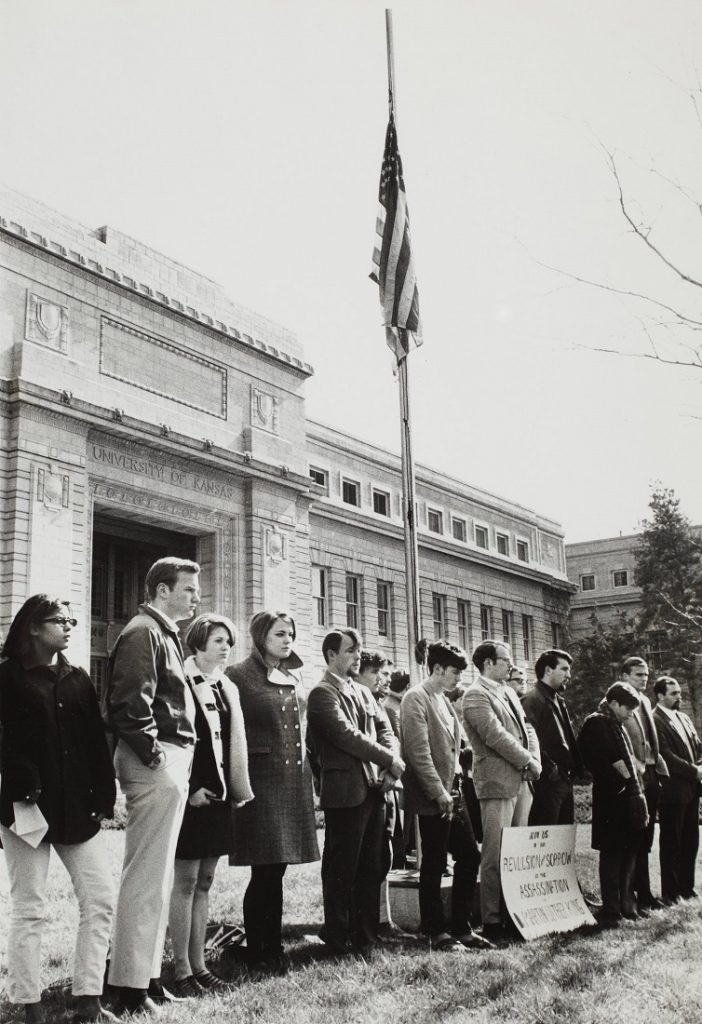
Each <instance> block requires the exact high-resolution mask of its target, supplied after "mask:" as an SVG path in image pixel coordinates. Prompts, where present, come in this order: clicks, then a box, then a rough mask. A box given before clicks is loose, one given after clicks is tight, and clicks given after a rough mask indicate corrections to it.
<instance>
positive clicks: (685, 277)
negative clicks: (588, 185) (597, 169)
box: [608, 153, 702, 288]
mask: <svg viewBox="0 0 702 1024" xmlns="http://www.w3.org/2000/svg"><path fill="white" fill-rule="evenodd" d="M608 157H609V166H610V169H611V171H612V174H613V175H614V180H615V181H616V183H617V189H618V191H619V207H620V209H621V211H622V213H623V215H624V219H625V220H626V222H627V224H629V226H630V227H631V230H632V231H633V232H634V234H635V235H636V236H637V237H638V238H640V239H641V241H642V242H643V243H644V245H646V246H648V248H649V249H650V250H651V252H653V253H654V254H655V255H656V256H657V257H658V259H659V260H660V261H661V262H662V263H664V264H665V266H666V267H668V269H669V270H672V271H673V273H674V274H677V276H678V277H679V278H680V280H681V281H685V282H686V283H687V284H691V285H694V287H695V288H702V281H698V280H697V279H696V278H694V277H691V276H690V275H689V274H686V273H685V271H684V270H681V269H680V268H679V267H677V266H676V265H675V264H674V263H673V262H672V260H669V259H668V257H667V256H665V255H664V254H663V253H662V252H661V250H660V249H659V248H658V246H656V245H654V244H653V242H652V241H651V238H650V230H649V231H645V230H644V229H643V228H642V227H641V226H640V225H639V224H637V223H636V221H635V220H634V218H633V217H632V216H631V214H630V213H629V210H628V208H627V205H626V202H625V199H624V190H623V189H622V183H621V180H620V178H619V172H618V170H617V165H616V162H615V159H614V155H613V154H612V153H608Z"/></svg>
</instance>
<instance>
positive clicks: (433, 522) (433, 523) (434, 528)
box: [427, 508, 444, 533]
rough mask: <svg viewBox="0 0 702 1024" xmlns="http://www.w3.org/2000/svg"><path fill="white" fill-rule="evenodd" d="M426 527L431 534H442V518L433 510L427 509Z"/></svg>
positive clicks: (439, 513) (440, 513)
mask: <svg viewBox="0 0 702 1024" xmlns="http://www.w3.org/2000/svg"><path fill="white" fill-rule="evenodd" d="M427 526H428V527H429V529H430V531H431V532H432V533H443V532H444V516H443V513H442V512H439V511H437V509H435V508H430V509H427Z"/></svg>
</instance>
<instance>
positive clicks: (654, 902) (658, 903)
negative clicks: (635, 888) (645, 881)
mask: <svg viewBox="0 0 702 1024" xmlns="http://www.w3.org/2000/svg"><path fill="white" fill-rule="evenodd" d="M637 902H638V910H639V913H641V911H642V910H648V911H651V910H663V909H664V907H665V903H664V902H663V900H659V899H656V897H655V896H648V897H646V899H643V900H638V901H637Z"/></svg>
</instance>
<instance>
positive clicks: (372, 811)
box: [307, 629, 405, 953]
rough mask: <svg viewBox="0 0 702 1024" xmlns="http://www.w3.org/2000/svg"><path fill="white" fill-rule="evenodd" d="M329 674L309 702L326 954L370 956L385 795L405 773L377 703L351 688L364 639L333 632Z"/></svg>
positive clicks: (327, 642) (327, 653)
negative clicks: (321, 831) (321, 832)
mask: <svg viewBox="0 0 702 1024" xmlns="http://www.w3.org/2000/svg"><path fill="white" fill-rule="evenodd" d="M322 652H323V654H324V660H325V661H326V663H327V671H326V672H325V674H324V676H323V677H322V680H321V682H320V683H319V684H318V685H317V686H315V687H314V689H313V690H312V691H311V693H310V695H309V700H308V705H307V723H308V724H307V730H308V743H307V745H308V749H309V751H310V762H311V764H312V767H313V772H314V774H315V778H316V781H317V785H318V793H319V805H320V807H321V808H322V809H323V811H324V817H325V822H326V829H325V836H324V853H323V855H322V895H323V899H324V940H325V942H326V943H327V945H328V947H329V948H330V950H332V951H333V952H335V953H345V952H348V951H349V950H350V949H356V950H359V951H363V950H367V949H369V948H370V947H372V946H374V945H375V943H376V941H377V936H378V916H379V899H380V885H381V881H382V877H383V841H384V831H385V813H384V812H385V801H384V790H385V789H389V788H391V787H392V786H393V785H394V783H395V780H396V779H398V778H400V776H401V775H402V772H403V771H404V767H405V765H404V762H403V761H402V759H401V758H400V756H399V752H398V744H397V740H396V739H395V736H394V734H393V732H392V729H391V728H390V726H389V724H388V723H387V719H386V718H385V717H383V718H381V717H380V716H379V715H378V705H377V703H376V701H375V698H374V697H373V695H372V694H371V693H370V691H369V690H367V689H366V688H365V687H364V686H360V685H359V684H358V683H357V682H356V681H355V680H356V677H357V676H358V672H359V669H360V664H361V638H360V636H359V634H358V633H357V632H356V630H354V629H342V630H333V631H332V632H331V633H328V634H327V636H326V637H325V638H324V642H323V644H322Z"/></svg>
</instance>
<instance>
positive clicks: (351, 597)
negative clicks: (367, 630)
mask: <svg viewBox="0 0 702 1024" xmlns="http://www.w3.org/2000/svg"><path fill="white" fill-rule="evenodd" d="M360 593H361V586H360V580H359V578H358V576H349V575H347V576H346V625H347V626H348V627H349V628H350V629H360V628H361V626H360V622H361V601H360Z"/></svg>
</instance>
